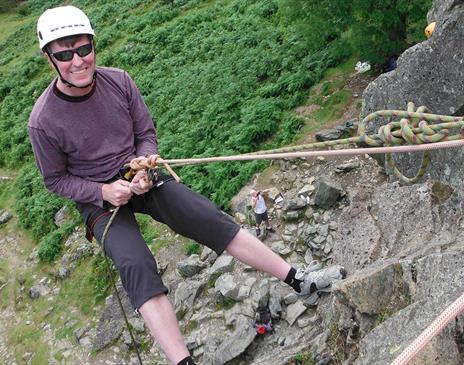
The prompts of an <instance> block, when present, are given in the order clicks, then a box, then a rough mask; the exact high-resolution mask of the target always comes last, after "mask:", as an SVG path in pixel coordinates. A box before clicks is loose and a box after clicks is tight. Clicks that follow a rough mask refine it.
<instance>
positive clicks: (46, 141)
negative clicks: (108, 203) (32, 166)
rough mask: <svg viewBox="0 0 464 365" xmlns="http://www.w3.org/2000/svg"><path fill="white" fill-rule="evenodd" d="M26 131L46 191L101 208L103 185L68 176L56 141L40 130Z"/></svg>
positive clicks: (63, 155)
mask: <svg viewBox="0 0 464 365" xmlns="http://www.w3.org/2000/svg"><path fill="white" fill-rule="evenodd" d="M28 131H29V137H30V139H31V144H32V149H33V151H34V156H35V160H36V163H37V167H38V168H39V171H40V173H41V174H42V177H43V180H44V184H45V186H46V187H47V189H48V190H50V191H51V192H54V193H55V194H58V195H60V196H62V197H65V198H68V199H72V200H74V201H76V202H80V203H92V204H95V205H97V206H99V207H103V198H102V191H101V188H102V185H103V184H102V183H98V182H95V181H89V180H85V179H83V178H81V177H78V176H74V175H71V174H69V173H68V171H67V168H66V165H67V158H66V155H65V154H64V153H63V152H62V151H61V149H60V148H59V146H58V143H57V141H56V140H55V139H53V138H52V137H50V136H48V135H47V134H46V133H45V132H44V131H43V130H42V129H38V128H33V127H29V128H28Z"/></svg>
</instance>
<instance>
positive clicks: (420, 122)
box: [101, 103, 464, 365]
mask: <svg viewBox="0 0 464 365" xmlns="http://www.w3.org/2000/svg"><path fill="white" fill-rule="evenodd" d="M414 109H415V106H414V104H413V103H408V106H407V110H406V111H404V110H380V111H377V112H374V113H371V114H369V115H368V116H366V117H365V118H364V119H363V120H362V121H361V123H360V124H359V126H358V131H357V136H355V137H349V138H344V139H339V140H335V141H325V142H316V143H310V144H304V145H299V146H291V147H284V148H279V149H274V150H267V151H259V152H253V153H248V154H243V155H234V156H222V157H206V158H190V159H170V160H168V159H167V160H164V159H162V158H160V157H159V156H158V155H152V156H148V157H146V158H145V157H138V158H136V159H133V160H132V161H131V162H130V164H128V165H125V166H124V175H123V176H124V178H126V179H127V180H131V179H132V178H133V176H135V174H136V172H137V171H138V170H141V169H146V170H147V174H148V176H149V178H150V180H152V181H156V178H157V176H158V174H159V169H158V165H159V164H161V165H163V166H164V167H165V168H166V170H168V171H169V173H170V174H171V176H172V177H173V178H174V179H175V180H176V181H178V182H179V181H180V178H179V176H177V174H176V173H175V172H174V171H173V170H172V168H171V165H172V166H184V165H192V164H204V163H214V162H222V161H251V160H269V159H283V158H300V157H317V156H352V155H362V154H385V155H386V156H385V170H386V172H387V173H388V174H393V175H395V176H396V177H397V178H398V180H399V181H400V183H402V184H413V183H415V182H417V181H419V179H420V178H421V177H422V176H423V175H424V174H425V172H426V169H427V166H428V164H429V162H430V151H431V150H438V149H444V148H456V147H462V146H464V139H463V138H464V117H453V116H447V115H437V114H431V113H428V110H427V108H426V107H424V106H421V107H419V108H417V110H415V111H414ZM378 117H383V118H390V119H393V118H399V120H394V121H390V122H389V123H387V124H385V125H383V126H381V127H380V128H379V130H378V132H377V134H374V135H367V134H366V130H367V125H368V123H369V122H372V121H373V120H374V119H375V118H378ZM434 123H435V124H434ZM457 128H459V134H456V135H450V130H454V129H457ZM353 143H355V144H358V145H367V146H369V147H368V148H364V147H360V148H350V149H342V150H325V151H304V150H308V149H317V148H330V147H335V146H339V145H343V144H353ZM418 151H422V152H423V155H422V162H421V165H420V167H419V170H418V172H417V173H416V175H415V176H413V177H406V176H404V175H403V174H402V173H401V172H400V171H399V169H398V168H397V167H396V164H395V161H394V160H393V157H392V156H391V154H393V153H402V152H418ZM163 182H164V181H163ZM155 186H156V182H155ZM118 211H119V207H116V208H115V209H114V210H113V211H112V215H111V218H110V220H109V221H108V223H107V225H106V227H105V230H104V232H103V236H102V242H101V245H102V249H103V253H104V256H105V259H106V263H107V271H108V275H109V276H110V278H111V281H112V286H113V288H114V290H115V292H116V296H117V299H118V302H119V305H120V307H121V310H122V312H123V315H124V320H125V322H126V326H127V328H128V330H129V334H130V336H131V339H132V342H133V343H134V344H136V342H135V340H134V336H133V333H132V330H131V326H130V324H129V321H128V319H127V316H126V314H125V311H124V308H123V305H122V301H121V298H120V296H119V293H118V291H117V288H116V283H115V281H114V278H113V277H112V276H111V275H110V270H111V269H110V263H109V259H108V257H107V256H106V254H105V249H104V248H105V246H104V244H105V239H106V235H107V233H108V230H109V228H110V226H111V224H112V222H113V220H114V218H115V217H116V215H117V213H118ZM450 308H451V309H450ZM450 308H448V310H447V311H446V313H443V314H442V315H441V316H440V317H439V318H437V320H436V321H435V322H434V323H432V325H431V326H430V327H433V328H434V329H435V331H434V332H433V333H431V331H430V330H429V328H427V330H426V331H424V333H425V332H427V331H428V332H427V334H426V335H421V337H420V338H421V340H420V341H419V342H421V344H420V346H417V342H418V340H419V339H417V340H416V341H415V342H414V343H413V344H411V346H410V347H414V351H411V350H409V348H408V349H406V350H405V352H408V354H407V355H405V356H403V354H402V355H400V357H402V360H398V359H399V358H400V357H399V358H398V359H397V360H395V362H394V363H393V364H392V365H405V364H407V362H409V361H410V359H412V358H413V357H414V356H415V355H416V354H417V353H418V352H419V351H420V350H421V349H422V348H423V347H424V346H425V344H426V343H427V342H428V341H430V339H431V338H432V337H433V336H435V335H436V334H437V333H439V332H440V331H441V330H442V329H443V328H444V326H445V325H446V323H448V322H449V321H451V319H452V318H454V317H456V316H457V315H459V313H461V312H462V311H463V310H464V294H463V295H462V296H461V297H460V298H458V300H457V301H456V302H455V303H453V305H452V306H451V307H450ZM445 315H446V317H447V318H448V319H447V320H448V322H446V323H444V322H443V317H445ZM436 322H440V325H439V326H437V324H436ZM255 328H256V330H257V331H258V333H260V334H262V333H265V332H263V328H264V327H263V328H261V326H259V324H257V325H256V327H255ZM264 329H265V328H264ZM135 348H136V351H137V356H138V359H139V363H140V364H141V365H142V360H141V357H140V353H139V351H138V348H137V345H135ZM405 359H408V360H405Z"/></svg>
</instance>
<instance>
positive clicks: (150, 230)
mask: <svg viewBox="0 0 464 365" xmlns="http://www.w3.org/2000/svg"><path fill="white" fill-rule="evenodd" d="M136 219H137V223H138V224H139V227H140V231H141V232H142V236H143V240H144V241H145V242H146V243H147V244H149V245H150V244H152V243H153V241H154V239H155V238H157V237H158V236H159V234H158V232H157V230H156V228H155V225H154V223H153V219H152V218H151V217H150V216H148V215H143V214H136Z"/></svg>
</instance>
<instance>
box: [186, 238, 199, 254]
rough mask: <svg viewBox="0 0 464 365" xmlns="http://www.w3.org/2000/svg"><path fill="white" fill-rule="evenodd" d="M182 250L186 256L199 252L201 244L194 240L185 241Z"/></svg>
mask: <svg viewBox="0 0 464 365" xmlns="http://www.w3.org/2000/svg"><path fill="white" fill-rule="evenodd" d="M184 252H185V254H186V255H187V256H190V255H193V254H197V255H199V254H200V253H201V246H200V245H199V244H198V243H196V242H192V241H190V242H186V243H184Z"/></svg>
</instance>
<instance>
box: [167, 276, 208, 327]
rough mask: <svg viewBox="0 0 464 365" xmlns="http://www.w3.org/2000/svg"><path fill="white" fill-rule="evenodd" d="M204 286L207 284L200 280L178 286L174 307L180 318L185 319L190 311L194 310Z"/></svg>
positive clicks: (184, 282) (188, 281)
mask: <svg viewBox="0 0 464 365" xmlns="http://www.w3.org/2000/svg"><path fill="white" fill-rule="evenodd" d="M204 286H205V283H204V282H201V281H198V280H185V281H183V282H181V283H180V284H179V285H178V286H177V288H176V293H175V295H174V307H175V310H176V314H177V316H178V318H181V317H183V316H184V315H185V313H187V311H188V310H190V309H191V308H193V304H194V302H195V299H196V298H197V296H198V294H199V292H200V291H201V290H202V289H203V287H204Z"/></svg>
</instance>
